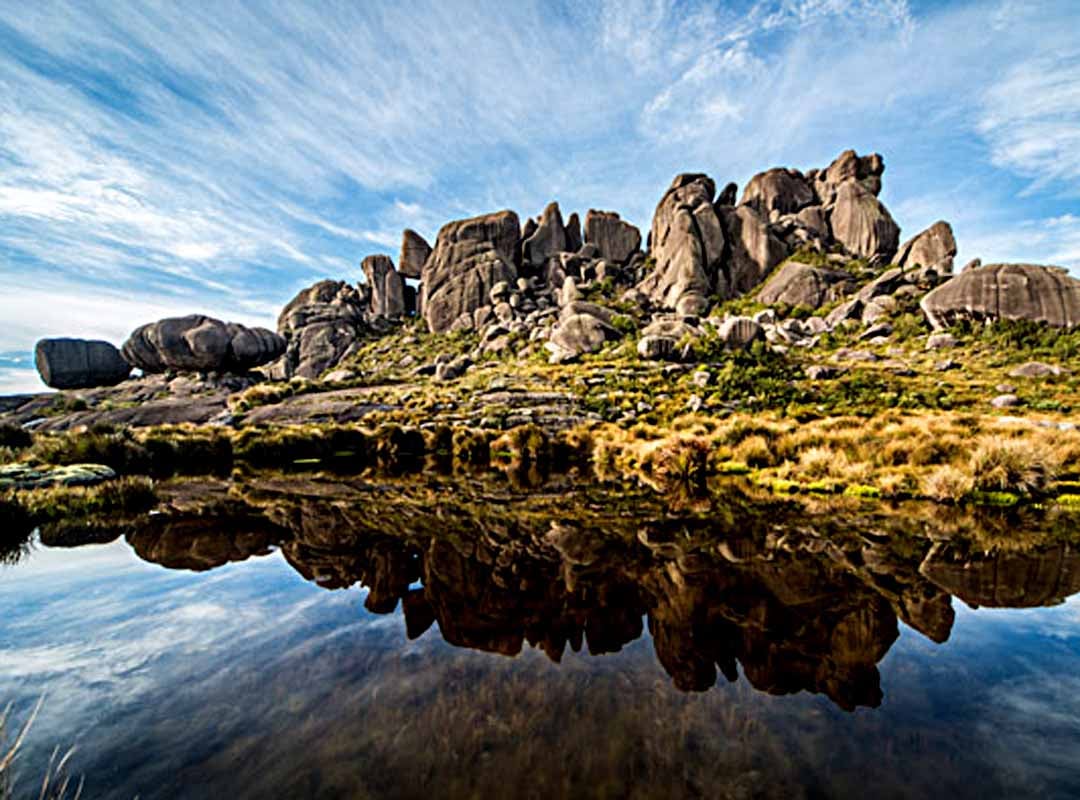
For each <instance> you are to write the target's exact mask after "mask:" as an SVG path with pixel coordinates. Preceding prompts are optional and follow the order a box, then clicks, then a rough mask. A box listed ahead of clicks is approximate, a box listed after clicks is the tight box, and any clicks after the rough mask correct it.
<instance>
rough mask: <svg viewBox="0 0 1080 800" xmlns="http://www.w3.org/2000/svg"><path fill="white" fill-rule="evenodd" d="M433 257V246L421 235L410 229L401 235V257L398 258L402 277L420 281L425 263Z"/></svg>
mask: <svg viewBox="0 0 1080 800" xmlns="http://www.w3.org/2000/svg"><path fill="white" fill-rule="evenodd" d="M430 255H431V245H430V244H428V243H427V240H426V239H424V237H423V236H421V235H420V234H419V233H417V232H416V231H414V230H411V229H409V228H406V229H405V231H404V232H403V233H402V234H401V255H400V256H398V272H399V273H400V274H401V276H402V277H405V278H412V279H414V280H418V279H419V278H420V273H421V272H422V271H423V269H424V262H425V261H427V260H428V256H430Z"/></svg>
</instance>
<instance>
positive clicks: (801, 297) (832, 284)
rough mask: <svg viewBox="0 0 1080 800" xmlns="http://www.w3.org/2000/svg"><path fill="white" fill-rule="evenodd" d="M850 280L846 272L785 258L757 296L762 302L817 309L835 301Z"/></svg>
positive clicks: (845, 290) (849, 286) (850, 283)
mask: <svg viewBox="0 0 1080 800" xmlns="http://www.w3.org/2000/svg"><path fill="white" fill-rule="evenodd" d="M853 283H854V278H853V276H852V275H851V274H850V273H848V272H844V271H842V270H834V269H826V268H824V267H813V266H810V265H809V264H802V263H799V262H798V261H789V262H787V263H786V264H784V266H782V267H781V268H780V269H779V270H777V271H776V273H775V274H774V275H773V276H772V277H771V278H769V280H768V282H767V283H766V284H765V285H764V286H762V287H761V291H759V292H758V294H757V299H758V301H760V302H762V303H765V304H766V305H777V304H779V303H783V304H785V305H789V306H793V307H795V306H802V307H805V308H814V309H817V308H821V307H822V306H824V305H827V304H829V303H832V302H834V301H836V300H839V299H840V298H841V297H843V296H844V295H845V294H847V292H848V291H849V290H850V289H851V287H852V285H853Z"/></svg>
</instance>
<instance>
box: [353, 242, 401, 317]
mask: <svg viewBox="0 0 1080 800" xmlns="http://www.w3.org/2000/svg"><path fill="white" fill-rule="evenodd" d="M360 266H361V269H363V270H364V277H365V278H366V279H367V284H368V286H370V287H371V313H372V314H375V315H376V316H380V317H387V318H391V319H392V318H395V317H400V316H403V315H404V314H405V310H406V309H405V283H404V281H402V279H401V276H400V275H399V274H398V273H397V270H395V269H394V262H393V261H391V260H390V256H383V255H374V256H368V257H367V258H365V259H364V260H363V262H361V264H360Z"/></svg>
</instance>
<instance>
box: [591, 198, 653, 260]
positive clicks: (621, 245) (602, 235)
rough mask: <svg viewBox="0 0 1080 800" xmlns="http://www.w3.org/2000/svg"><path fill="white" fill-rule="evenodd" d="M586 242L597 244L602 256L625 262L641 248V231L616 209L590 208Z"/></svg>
mask: <svg viewBox="0 0 1080 800" xmlns="http://www.w3.org/2000/svg"><path fill="white" fill-rule="evenodd" d="M585 242H586V244H594V245H596V247H597V249H598V250H599V251H600V257H601V258H605V259H607V260H608V261H613V262H615V263H616V264H625V263H626V262H627V261H629V260H630V257H631V256H632V255H634V253H636V252H637V251H638V250H639V249H641V231H639V230H638V229H637V228H635V227H634V226H633V225H631V224H630V223H629V222H626V221H625V220H622V219H620V218H619V215H618V214H616V213H615V212H614V211H597V210H596V209H589V212H588V213H587V214H586V215H585Z"/></svg>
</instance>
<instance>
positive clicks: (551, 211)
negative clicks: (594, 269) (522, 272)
mask: <svg viewBox="0 0 1080 800" xmlns="http://www.w3.org/2000/svg"><path fill="white" fill-rule="evenodd" d="M530 227H531V228H533V230H532V231H531V232H530V234H529V236H528V237H525V238H524V241H522V243H521V262H522V266H523V267H527V268H529V269H530V270H531V271H532V272H537V271H539V270H540V269H541V268H542V267H543V266H544V262H546V261H547V260H548V258H550V257H551V256H553V255H555V254H556V253H562V252H565V251H567V250H569V249H570V247H569V245H568V244H567V236H566V226H565V225H564V224H563V218H562V212H561V211H559V204H558V203H548V205H547V207H546V208H545V209H544V213H543V214H541V215H540V216H539V218H537V220H536V222H535V224H534V225H532V226H528V227H527V228H526V230H528V228H530Z"/></svg>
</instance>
